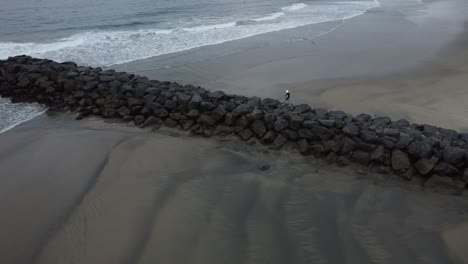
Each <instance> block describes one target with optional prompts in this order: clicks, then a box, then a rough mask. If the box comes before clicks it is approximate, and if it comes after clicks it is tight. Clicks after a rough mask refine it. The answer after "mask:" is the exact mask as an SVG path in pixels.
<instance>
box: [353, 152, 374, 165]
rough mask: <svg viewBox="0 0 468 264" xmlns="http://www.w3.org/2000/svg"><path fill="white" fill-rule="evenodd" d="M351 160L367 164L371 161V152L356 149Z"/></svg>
mask: <svg viewBox="0 0 468 264" xmlns="http://www.w3.org/2000/svg"><path fill="white" fill-rule="evenodd" d="M351 161H353V162H356V163H359V164H361V165H364V166H367V165H368V164H369V161H370V154H369V153H368V152H365V151H361V150H356V151H354V152H353V154H352V155H351Z"/></svg>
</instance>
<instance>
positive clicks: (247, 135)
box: [238, 129, 253, 140]
mask: <svg viewBox="0 0 468 264" xmlns="http://www.w3.org/2000/svg"><path fill="white" fill-rule="evenodd" d="M238 135H239V136H240V137H241V138H242V139H243V140H249V139H250V138H252V136H253V133H252V131H250V129H245V130H242V131H241V132H239V133H238Z"/></svg>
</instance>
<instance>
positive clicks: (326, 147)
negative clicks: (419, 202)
mask: <svg viewBox="0 0 468 264" xmlns="http://www.w3.org/2000/svg"><path fill="white" fill-rule="evenodd" d="M0 95H1V96H4V97H9V98H11V99H12V101H13V102H38V103H41V104H44V105H46V106H48V107H49V108H50V109H51V110H54V111H72V112H76V113H78V119H80V118H83V117H86V116H88V115H94V116H101V117H103V118H121V119H123V120H124V121H128V122H134V123H135V124H136V125H138V126H141V127H147V126H151V127H155V128H158V127H160V126H168V127H175V128H179V129H181V130H184V131H191V132H192V133H193V134H196V135H203V136H212V135H225V136H227V135H235V136H238V137H239V138H241V139H242V140H245V141H247V142H252V140H253V138H255V139H256V141H258V142H260V143H262V144H265V145H270V146H271V148H272V149H281V148H282V147H284V146H286V145H288V146H290V145H292V144H293V145H296V146H297V148H298V150H299V152H300V153H302V154H304V155H315V156H317V157H324V158H326V159H327V160H329V161H335V162H337V163H338V164H339V165H342V166H344V165H347V164H348V163H349V161H352V162H354V163H356V164H360V165H362V166H369V167H371V168H375V169H376V171H379V172H393V173H394V174H397V175H400V176H402V177H404V178H406V179H411V177H412V176H414V175H417V174H418V175H421V176H423V177H425V178H427V179H430V180H429V181H428V183H427V186H434V185H444V187H449V188H456V189H458V190H459V189H463V188H464V187H465V185H466V183H468V176H467V175H468V171H466V169H467V167H468V154H467V153H468V136H467V134H459V133H457V132H456V131H453V130H449V129H443V128H437V127H434V126H430V125H418V124H410V123H409V122H408V121H407V120H404V119H402V120H397V121H392V120H390V119H389V118H387V117H374V118H372V117H371V116H370V115H368V114H360V115H358V116H355V117H353V116H352V115H350V114H347V113H344V112H342V111H328V110H326V109H323V108H318V109H313V108H311V107H310V106H308V105H304V104H302V105H295V106H294V105H284V104H282V103H280V102H279V101H278V100H275V99H270V98H264V99H261V98H258V97H245V96H240V95H229V94H225V93H224V92H220V91H216V92H211V91H208V90H206V89H204V88H202V87H195V86H192V85H185V86H184V85H180V84H178V83H173V82H163V81H156V80H149V79H148V78H146V77H141V76H138V75H135V74H129V73H125V72H115V71H113V70H102V69H101V68H92V67H81V66H78V65H76V64H75V63H73V62H64V63H58V62H54V61H51V60H45V59H37V58H31V57H28V56H17V57H12V58H9V59H8V60H4V61H0ZM444 177H447V178H450V180H448V179H445V178H444Z"/></svg>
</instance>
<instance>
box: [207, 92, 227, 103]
mask: <svg viewBox="0 0 468 264" xmlns="http://www.w3.org/2000/svg"><path fill="white" fill-rule="evenodd" d="M207 96H208V98H210V99H212V100H217V101H219V100H221V99H223V98H224V97H226V94H225V93H224V92H221V91H216V92H210V93H208V95H207Z"/></svg>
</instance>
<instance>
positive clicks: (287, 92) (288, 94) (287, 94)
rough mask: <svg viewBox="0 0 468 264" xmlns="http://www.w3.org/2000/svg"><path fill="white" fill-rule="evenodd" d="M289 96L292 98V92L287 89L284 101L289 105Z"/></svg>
mask: <svg viewBox="0 0 468 264" xmlns="http://www.w3.org/2000/svg"><path fill="white" fill-rule="evenodd" d="M289 98H291V94H290V93H289V90H286V93H285V94H284V103H285V104H287V105H289Z"/></svg>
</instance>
